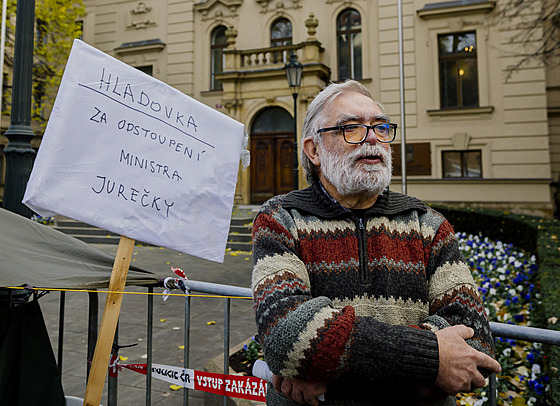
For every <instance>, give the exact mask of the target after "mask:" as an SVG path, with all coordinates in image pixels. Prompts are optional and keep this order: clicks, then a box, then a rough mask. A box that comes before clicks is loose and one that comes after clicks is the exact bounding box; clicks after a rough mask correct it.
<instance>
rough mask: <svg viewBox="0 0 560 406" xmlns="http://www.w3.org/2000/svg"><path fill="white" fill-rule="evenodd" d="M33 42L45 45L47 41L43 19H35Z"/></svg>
mask: <svg viewBox="0 0 560 406" xmlns="http://www.w3.org/2000/svg"><path fill="white" fill-rule="evenodd" d="M35 36H36V37H37V38H35V43H36V45H46V44H47V41H48V36H47V23H46V22H44V21H43V20H40V19H37V21H36V24H35Z"/></svg>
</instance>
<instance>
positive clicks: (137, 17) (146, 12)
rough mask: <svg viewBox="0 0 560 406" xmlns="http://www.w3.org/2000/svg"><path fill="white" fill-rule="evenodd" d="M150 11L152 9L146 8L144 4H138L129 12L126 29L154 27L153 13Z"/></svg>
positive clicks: (141, 2)
mask: <svg viewBox="0 0 560 406" xmlns="http://www.w3.org/2000/svg"><path fill="white" fill-rule="evenodd" d="M152 10H153V7H149V6H147V5H146V3H145V2H143V1H140V2H138V4H137V5H136V7H135V8H133V9H132V10H130V20H129V24H128V25H127V28H129V29H130V28H132V29H136V30H139V29H142V28H148V27H152V26H155V25H156V21H155V15H154V14H155V11H152Z"/></svg>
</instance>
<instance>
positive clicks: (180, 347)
mask: <svg viewBox="0 0 560 406" xmlns="http://www.w3.org/2000/svg"><path fill="white" fill-rule="evenodd" d="M177 348H178V349H180V350H184V349H185V346H184V345H178V346H177Z"/></svg>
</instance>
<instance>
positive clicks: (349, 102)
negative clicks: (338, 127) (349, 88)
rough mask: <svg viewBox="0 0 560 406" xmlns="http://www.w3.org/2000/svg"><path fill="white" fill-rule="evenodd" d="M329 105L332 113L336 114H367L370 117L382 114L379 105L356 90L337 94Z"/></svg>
mask: <svg viewBox="0 0 560 406" xmlns="http://www.w3.org/2000/svg"><path fill="white" fill-rule="evenodd" d="M329 107H330V108H331V110H333V112H334V113H338V114H349V115H353V114H360V115H365V114H367V115H369V116H371V117H374V116H376V115H378V114H379V115H380V114H382V112H381V110H380V109H379V106H378V105H377V103H375V101H373V99H371V98H369V97H367V96H366V95H363V94H361V93H356V92H344V93H341V94H339V95H338V96H337V97H336V98H335V99H334V100H333V101H332V103H330V106H329Z"/></svg>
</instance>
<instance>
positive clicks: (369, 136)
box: [364, 127, 377, 144]
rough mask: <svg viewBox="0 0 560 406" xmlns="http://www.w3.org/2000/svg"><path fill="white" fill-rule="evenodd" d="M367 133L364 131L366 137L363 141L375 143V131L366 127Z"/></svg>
mask: <svg viewBox="0 0 560 406" xmlns="http://www.w3.org/2000/svg"><path fill="white" fill-rule="evenodd" d="M366 131H367V133H366V139H365V140H364V142H369V143H370V144H375V143H376V142H377V135H375V131H373V128H371V127H368V128H367V129H366Z"/></svg>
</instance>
